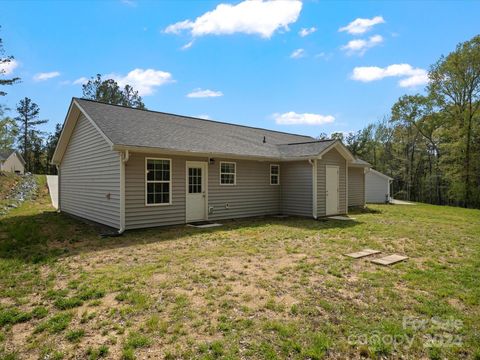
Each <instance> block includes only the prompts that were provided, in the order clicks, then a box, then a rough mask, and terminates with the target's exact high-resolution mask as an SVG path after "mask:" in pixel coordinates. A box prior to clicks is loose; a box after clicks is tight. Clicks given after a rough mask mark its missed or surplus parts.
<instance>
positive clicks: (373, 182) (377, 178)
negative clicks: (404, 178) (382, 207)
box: [365, 169, 393, 204]
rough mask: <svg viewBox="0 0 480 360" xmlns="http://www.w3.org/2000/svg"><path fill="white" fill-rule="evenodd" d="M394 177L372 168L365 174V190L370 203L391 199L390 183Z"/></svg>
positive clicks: (379, 202) (380, 202)
mask: <svg viewBox="0 0 480 360" xmlns="http://www.w3.org/2000/svg"><path fill="white" fill-rule="evenodd" d="M392 181H393V179H392V178H391V177H390V176H387V175H385V174H382V173H381V172H379V171H376V170H374V169H370V170H369V171H368V172H367V173H366V174H365V191H366V200H367V202H368V203H377V204H382V203H388V202H390V200H391V196H390V183H391V182H392Z"/></svg>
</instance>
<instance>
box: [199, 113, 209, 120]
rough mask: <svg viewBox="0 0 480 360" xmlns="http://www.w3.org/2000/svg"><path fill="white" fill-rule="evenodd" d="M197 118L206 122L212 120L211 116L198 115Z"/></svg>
mask: <svg viewBox="0 0 480 360" xmlns="http://www.w3.org/2000/svg"><path fill="white" fill-rule="evenodd" d="M197 118H200V119H205V120H210V119H211V117H210V115H208V114H200V115H197Z"/></svg>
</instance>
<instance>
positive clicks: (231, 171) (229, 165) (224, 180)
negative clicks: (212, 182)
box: [220, 161, 236, 185]
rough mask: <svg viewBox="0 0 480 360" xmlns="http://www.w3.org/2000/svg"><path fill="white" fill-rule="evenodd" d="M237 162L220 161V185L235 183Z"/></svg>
mask: <svg viewBox="0 0 480 360" xmlns="http://www.w3.org/2000/svg"><path fill="white" fill-rule="evenodd" d="M235 168H236V164H235V163H233V162H223V161H221V162H220V185H235V183H236V169H235Z"/></svg>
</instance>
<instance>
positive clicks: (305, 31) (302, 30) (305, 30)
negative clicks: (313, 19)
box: [298, 26, 317, 37]
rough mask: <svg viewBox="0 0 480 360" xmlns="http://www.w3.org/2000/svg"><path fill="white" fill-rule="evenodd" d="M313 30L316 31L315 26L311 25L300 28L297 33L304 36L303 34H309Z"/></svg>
mask: <svg viewBox="0 0 480 360" xmlns="http://www.w3.org/2000/svg"><path fill="white" fill-rule="evenodd" d="M315 31H317V28H316V27H313V26H312V27H311V28H302V29H301V30H300V31H299V32H298V35H300V36H301V37H305V36H308V35H310V34H313V33H314V32H315Z"/></svg>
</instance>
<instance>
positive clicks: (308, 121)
mask: <svg viewBox="0 0 480 360" xmlns="http://www.w3.org/2000/svg"><path fill="white" fill-rule="evenodd" d="M273 118H274V119H275V122H276V123H277V124H279V125H323V124H329V123H333V122H334V121H335V118H334V117H333V116H332V115H320V114H310V113H303V114H298V113H296V112H294V111H290V112H286V113H283V114H279V113H275V114H273Z"/></svg>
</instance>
